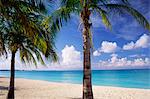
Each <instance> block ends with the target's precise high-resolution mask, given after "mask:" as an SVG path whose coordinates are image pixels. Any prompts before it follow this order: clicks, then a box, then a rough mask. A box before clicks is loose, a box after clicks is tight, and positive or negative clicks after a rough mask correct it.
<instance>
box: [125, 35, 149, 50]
mask: <svg viewBox="0 0 150 99" xmlns="http://www.w3.org/2000/svg"><path fill="white" fill-rule="evenodd" d="M149 45H150V37H149V36H148V35H147V34H143V35H142V36H141V37H140V38H139V39H138V40H137V41H136V42H135V43H134V42H133V41H132V42H130V43H128V44H126V45H124V46H123V49H124V50H132V49H136V48H147V47H148V46H149Z"/></svg>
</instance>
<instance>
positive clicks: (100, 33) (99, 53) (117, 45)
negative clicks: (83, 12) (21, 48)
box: [0, 0, 150, 70]
mask: <svg viewBox="0 0 150 99" xmlns="http://www.w3.org/2000/svg"><path fill="white" fill-rule="evenodd" d="M131 5H132V6H133V7H134V8H135V9H137V10H138V11H139V12H141V13H142V14H143V15H144V16H145V17H146V18H147V19H148V21H149V22H150V10H149V9H150V8H149V5H150V1H149V0H131ZM71 18H72V19H71V20H70V21H69V22H68V23H64V26H63V27H62V29H61V30H60V32H59V33H58V34H57V38H56V48H57V53H58V56H59V58H60V60H59V63H49V62H48V61H46V63H47V67H44V66H41V65H40V64H38V65H39V67H38V68H37V69H50V70H70V69H71V70H72V69H82V55H83V53H82V33H81V29H80V28H79V24H80V18H79V17H78V16H76V15H74V14H72V17H71ZM109 19H110V22H111V23H112V30H111V31H110V30H109V29H107V28H105V26H104V25H103V24H102V21H101V18H100V17H99V16H98V15H92V17H91V21H92V23H93V26H92V29H91V30H92V33H93V44H94V52H93V55H92V68H93V69H112V68H113V69H118V68H129V69H130V68H149V67H150V36H149V35H150V32H149V31H148V30H146V29H144V28H143V27H142V26H140V25H139V24H138V23H137V22H136V21H135V20H134V19H133V17H131V16H130V15H128V14H126V15H121V16H110V17H109ZM1 58H2V59H1V61H0V68H2V69H6V68H9V64H8V63H10V62H9V61H10V57H9V58H8V59H7V60H6V59H4V57H1ZM16 60H17V61H16V67H17V68H18V69H35V66H33V64H26V65H25V64H22V63H21V62H20V60H19V55H17V57H16ZM29 65H30V66H29ZM28 66H29V67H28Z"/></svg>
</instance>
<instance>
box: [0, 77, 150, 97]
mask: <svg viewBox="0 0 150 99" xmlns="http://www.w3.org/2000/svg"><path fill="white" fill-rule="evenodd" d="M15 83H16V87H15V88H16V89H15V97H16V99H81V97H82V85H79V84H67V83H53V82H47V81H40V80H29V79H22V78H16V82H15ZM8 85H9V79H8V78H0V99H6V95H7V91H8V90H7V89H8ZM93 92H94V98H95V99H149V97H150V90H149V89H136V88H120V87H104V86H93Z"/></svg>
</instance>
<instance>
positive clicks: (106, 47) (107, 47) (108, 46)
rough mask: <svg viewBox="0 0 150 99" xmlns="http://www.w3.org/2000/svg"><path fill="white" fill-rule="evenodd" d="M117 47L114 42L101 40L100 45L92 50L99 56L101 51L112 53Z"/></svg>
mask: <svg viewBox="0 0 150 99" xmlns="http://www.w3.org/2000/svg"><path fill="white" fill-rule="evenodd" d="M117 48H118V46H117V43H116V42H108V41H103V42H102V44H101V47H100V48H99V49H98V50H96V51H94V53H93V55H94V56H100V55H101V53H113V52H115V51H116V50H117Z"/></svg>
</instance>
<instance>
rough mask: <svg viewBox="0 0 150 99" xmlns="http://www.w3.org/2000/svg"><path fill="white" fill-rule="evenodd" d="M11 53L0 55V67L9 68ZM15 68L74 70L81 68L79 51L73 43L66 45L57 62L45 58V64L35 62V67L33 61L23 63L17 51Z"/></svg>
mask: <svg viewBox="0 0 150 99" xmlns="http://www.w3.org/2000/svg"><path fill="white" fill-rule="evenodd" d="M10 62H11V54H9V55H8V58H7V59H5V58H4V57H0V69H10ZM15 62H16V63H15V66H16V69H19V70H71V69H72V70H74V69H82V62H81V52H80V51H77V50H76V49H75V47H74V46H73V45H71V46H68V45H66V46H65V47H64V48H63V49H62V51H61V55H60V61H59V62H58V63H49V62H48V61H46V60H45V62H46V66H44V65H41V64H40V63H39V62H37V68H36V67H35V65H34V64H33V63H27V64H24V63H22V62H21V61H20V57H19V53H17V54H16V61H15Z"/></svg>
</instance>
